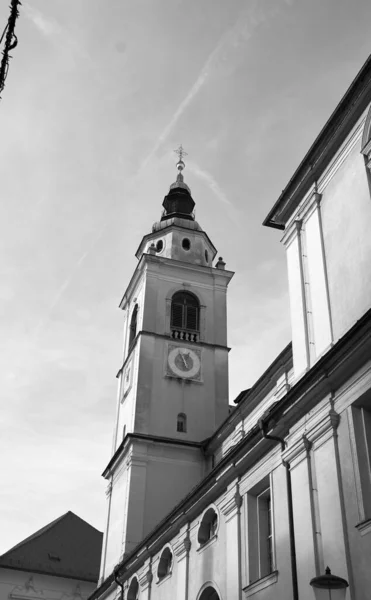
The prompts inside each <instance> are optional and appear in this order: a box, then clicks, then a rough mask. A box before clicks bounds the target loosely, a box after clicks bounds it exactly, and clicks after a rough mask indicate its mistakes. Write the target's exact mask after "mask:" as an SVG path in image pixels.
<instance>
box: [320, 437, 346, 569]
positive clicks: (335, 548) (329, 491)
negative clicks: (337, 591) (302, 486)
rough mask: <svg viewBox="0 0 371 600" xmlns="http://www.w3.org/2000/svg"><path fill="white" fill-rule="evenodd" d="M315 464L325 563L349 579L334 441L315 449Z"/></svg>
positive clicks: (331, 440) (328, 441) (331, 439)
mask: <svg viewBox="0 0 371 600" xmlns="http://www.w3.org/2000/svg"><path fill="white" fill-rule="evenodd" d="M314 460H315V469H316V478H317V489H318V504H319V517H320V522H321V540H322V549H323V560H324V563H325V564H326V565H329V564H330V563H331V567H330V568H331V570H332V572H333V573H336V574H337V575H339V576H340V577H344V578H345V579H348V572H347V565H346V558H345V545H344V535H343V527H342V517H341V507H340V498H339V485H338V475H337V468H336V461H335V453H334V440H333V438H332V437H331V438H330V439H328V440H327V441H326V442H325V443H323V444H321V445H320V446H319V447H315V449H314Z"/></svg>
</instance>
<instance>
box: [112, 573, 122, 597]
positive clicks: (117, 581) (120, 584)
mask: <svg viewBox="0 0 371 600" xmlns="http://www.w3.org/2000/svg"><path fill="white" fill-rule="evenodd" d="M117 574H118V570H117V571H115V572H114V576H115V581H116V583H117V585H119V586H120V588H121V596H120V600H124V584H123V583H121V581H120V580H119V578H118V577H117Z"/></svg>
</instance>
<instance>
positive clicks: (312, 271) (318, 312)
mask: <svg viewBox="0 0 371 600" xmlns="http://www.w3.org/2000/svg"><path fill="white" fill-rule="evenodd" d="M318 211H319V209H318V208H317V207H316V208H315V210H314V211H313V212H312V214H311V215H310V217H309V218H308V219H307V220H306V221H305V224H304V231H305V238H306V251H307V265H308V276H309V277H308V278H309V286H308V293H309V294H310V297H311V310H312V325H313V337H314V339H313V343H314V353H315V357H316V358H317V357H318V356H320V355H321V354H322V353H323V351H324V350H326V348H328V346H329V345H330V344H331V341H332V339H331V327H330V314H329V307H328V301H327V287H326V285H327V284H326V278H325V266H324V261H323V252H322V240H321V232H320V221H319V212H318Z"/></svg>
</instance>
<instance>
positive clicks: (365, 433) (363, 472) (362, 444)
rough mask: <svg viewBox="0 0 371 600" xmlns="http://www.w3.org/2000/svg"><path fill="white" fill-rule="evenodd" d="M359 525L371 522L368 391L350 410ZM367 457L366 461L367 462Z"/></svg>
mask: <svg viewBox="0 0 371 600" xmlns="http://www.w3.org/2000/svg"><path fill="white" fill-rule="evenodd" d="M347 412H348V424H349V433H350V440H351V454H352V459H353V468H354V478H355V487H356V497H357V504H358V515H359V520H360V522H359V523H358V525H361V524H362V523H365V522H367V521H371V392H370V390H368V391H367V392H366V393H365V394H363V395H362V396H361V397H360V398H357V400H356V401H355V402H353V403H352V404H351V406H349V408H348V411H347ZM365 457H366V460H365Z"/></svg>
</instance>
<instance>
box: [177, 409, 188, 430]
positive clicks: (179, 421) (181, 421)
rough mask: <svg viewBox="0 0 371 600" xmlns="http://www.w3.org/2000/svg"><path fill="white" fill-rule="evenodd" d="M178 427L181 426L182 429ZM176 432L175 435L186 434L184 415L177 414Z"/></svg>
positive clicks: (185, 417) (185, 418)
mask: <svg viewBox="0 0 371 600" xmlns="http://www.w3.org/2000/svg"><path fill="white" fill-rule="evenodd" d="M180 425H182V426H183V428H182V429H180V428H179V426H180ZM176 430H177V433H187V415H186V414H185V413H178V415H177V418H176Z"/></svg>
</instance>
